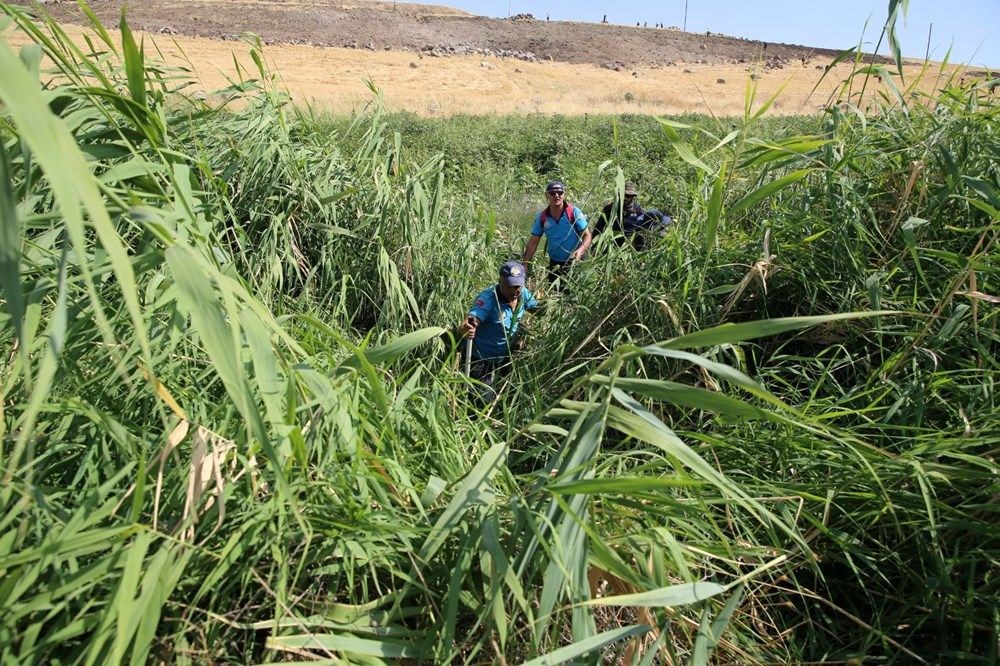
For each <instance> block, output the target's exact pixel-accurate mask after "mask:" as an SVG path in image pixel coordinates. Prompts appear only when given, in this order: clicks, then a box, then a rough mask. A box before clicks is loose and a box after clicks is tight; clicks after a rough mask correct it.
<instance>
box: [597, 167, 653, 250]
mask: <svg viewBox="0 0 1000 666" xmlns="http://www.w3.org/2000/svg"><path fill="white" fill-rule="evenodd" d="M638 194H639V193H638V191H637V190H636V188H635V185H634V184H632V183H625V190H624V192H623V198H622V199H617V198H616V199H615V201H612V202H610V203H608V204H605V206H604V209H603V210H602V211H601V212H600V213H599V214H598V216H597V222H596V224H594V237H595V238H596V237H597V236H599V235H601V234H602V233H603V232H604V231H606V230H607V229H608V228H609V227H610V228H611V229H612V230H613V231H616V232H618V234H616V236H615V242H616V243H618V244H619V245H622V244H623V243H625V242H629V243H631V244H632V247H634V248H635V249H636V250H644V249H645V248H646V240H647V236H650V235H653V236H655V235H656V234H658V233H663V232H664V231H665V230H666V229H667V227H669V226H670V224H671V222H672V220H671V219H670V216H669V215H665V214H664V213H661V212H660V211H658V210H657V209H655V208H643V207H642V206H641V205H640V204H639V201H638V199H637V198H636V197H637V196H638Z"/></svg>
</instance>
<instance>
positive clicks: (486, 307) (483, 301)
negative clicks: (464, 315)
mask: <svg viewBox="0 0 1000 666" xmlns="http://www.w3.org/2000/svg"><path fill="white" fill-rule="evenodd" d="M492 309H493V304H492V303H490V299H489V294H488V293H483V294H479V295H478V296H476V300H475V302H474V303H473V304H472V307H471V308H469V314H470V315H471V316H473V317H475V318H476V319H478V320H479V321H480V322H485V321H486V320H487V318H488V317H489V314H490V310H492Z"/></svg>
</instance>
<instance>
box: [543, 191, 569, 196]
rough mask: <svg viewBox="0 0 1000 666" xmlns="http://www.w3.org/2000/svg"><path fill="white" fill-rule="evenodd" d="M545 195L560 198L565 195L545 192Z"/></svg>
mask: <svg viewBox="0 0 1000 666" xmlns="http://www.w3.org/2000/svg"><path fill="white" fill-rule="evenodd" d="M545 194H546V196H550V197H561V196H563V195H564V194H566V193H565V192H546V193H545Z"/></svg>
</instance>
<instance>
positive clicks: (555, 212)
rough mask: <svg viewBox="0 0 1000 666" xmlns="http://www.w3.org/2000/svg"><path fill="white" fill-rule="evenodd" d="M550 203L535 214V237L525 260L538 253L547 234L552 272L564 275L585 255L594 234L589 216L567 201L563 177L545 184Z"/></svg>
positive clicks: (533, 232) (533, 227) (561, 277)
mask: <svg viewBox="0 0 1000 666" xmlns="http://www.w3.org/2000/svg"><path fill="white" fill-rule="evenodd" d="M545 196H546V197H547V198H548V200H549V205H548V206H546V207H545V208H544V209H542V210H541V211H539V213H538V214H537V215H535V222H534V224H533V225H532V226H531V238H529V239H528V244H527V245H526V246H525V248H524V255H523V256H522V257H521V261H522V262H524V263H528V262H530V261H531V260H532V259H534V257H535V250H537V249H538V241H539V240H541V238H542V234H544V235H545V239H546V243H547V249H548V253H549V274H550V275H551V276H552V277H553V278H555V279H557V280H560V279H564V276H565V275H566V273H567V272H568V270H569V266H570V264H572V263H573V262H574V261H577V260H579V259H582V258H583V255H584V254H586V252H587V248H588V247H590V241H591V235H590V229H588V228H587V216H586V215H584V214H583V211H582V210H580V209H579V208H577V207H575V206H574V205H573V204H571V203H569V202H568V201H566V187H565V185H563V184H562V181H558V180H553V181H551V182H550V183H549V184H548V185H547V186H546V187H545Z"/></svg>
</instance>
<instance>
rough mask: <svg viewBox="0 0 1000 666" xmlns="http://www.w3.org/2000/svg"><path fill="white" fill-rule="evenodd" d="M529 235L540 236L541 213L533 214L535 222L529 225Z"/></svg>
mask: <svg viewBox="0 0 1000 666" xmlns="http://www.w3.org/2000/svg"><path fill="white" fill-rule="evenodd" d="M531 235H532V236H541V235H542V214H541V213H538V214H536V215H535V223H534V224H532V225H531Z"/></svg>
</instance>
